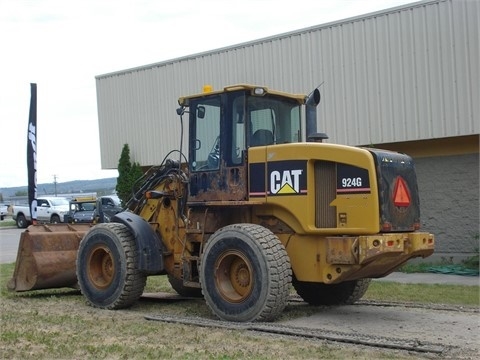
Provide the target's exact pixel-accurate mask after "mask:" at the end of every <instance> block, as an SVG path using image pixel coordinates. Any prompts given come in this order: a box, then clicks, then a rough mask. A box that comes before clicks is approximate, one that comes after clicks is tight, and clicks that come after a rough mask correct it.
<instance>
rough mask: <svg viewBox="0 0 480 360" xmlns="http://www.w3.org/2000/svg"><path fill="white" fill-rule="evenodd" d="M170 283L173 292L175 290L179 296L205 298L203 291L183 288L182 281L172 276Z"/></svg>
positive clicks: (169, 277) (169, 279) (170, 276)
mask: <svg viewBox="0 0 480 360" xmlns="http://www.w3.org/2000/svg"><path fill="white" fill-rule="evenodd" d="M168 281H169V282H170V285H172V288H173V290H175V291H176V292H177V293H178V295H181V296H185V297H195V298H202V297H203V295H202V289H200V288H193V287H186V286H183V281H182V279H177V278H175V277H173V276H172V275H168Z"/></svg>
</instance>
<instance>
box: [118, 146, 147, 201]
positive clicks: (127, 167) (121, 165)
mask: <svg viewBox="0 0 480 360" xmlns="http://www.w3.org/2000/svg"><path fill="white" fill-rule="evenodd" d="M142 175H143V172H142V169H141V167H140V164H139V163H137V162H133V163H132V162H131V160H130V147H129V146H128V144H125V145H123V149H122V153H121V155H120V160H119V161H118V178H117V186H116V188H115V190H117V194H118V197H119V198H120V200H121V201H122V205H123V206H124V205H125V204H126V203H127V201H128V200H129V199H130V197H131V196H132V188H133V185H134V184H135V182H136V181H137V180H138V179H139V178H140V177H141V176H142Z"/></svg>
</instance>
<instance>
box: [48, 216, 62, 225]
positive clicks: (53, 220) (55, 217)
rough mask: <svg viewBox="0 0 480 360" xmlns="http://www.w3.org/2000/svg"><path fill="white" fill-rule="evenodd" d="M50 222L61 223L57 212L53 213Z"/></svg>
mask: <svg viewBox="0 0 480 360" xmlns="http://www.w3.org/2000/svg"><path fill="white" fill-rule="evenodd" d="M50 223H51V224H59V223H60V216H58V215H57V214H54V215H52V217H51V218H50Z"/></svg>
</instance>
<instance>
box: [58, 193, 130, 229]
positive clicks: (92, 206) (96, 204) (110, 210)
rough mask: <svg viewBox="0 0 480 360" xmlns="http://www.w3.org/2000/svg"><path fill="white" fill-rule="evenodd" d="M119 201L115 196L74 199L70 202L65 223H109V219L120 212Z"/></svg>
mask: <svg viewBox="0 0 480 360" xmlns="http://www.w3.org/2000/svg"><path fill="white" fill-rule="evenodd" d="M122 210H123V209H122V207H121V205H120V199H119V198H118V196H116V195H107V196H101V197H99V198H97V199H95V198H76V199H72V200H71V201H70V211H69V214H68V215H66V219H67V220H66V222H70V223H93V222H110V218H111V217H112V216H113V215H115V214H117V213H119V212H120V211H122Z"/></svg>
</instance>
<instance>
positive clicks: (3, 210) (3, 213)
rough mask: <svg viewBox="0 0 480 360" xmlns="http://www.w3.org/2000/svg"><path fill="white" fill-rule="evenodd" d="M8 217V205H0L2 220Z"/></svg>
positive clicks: (0, 218)
mask: <svg viewBox="0 0 480 360" xmlns="http://www.w3.org/2000/svg"><path fill="white" fill-rule="evenodd" d="M7 215H8V205H7V204H1V203H0V220H3V219H5V217H6V216H7Z"/></svg>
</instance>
